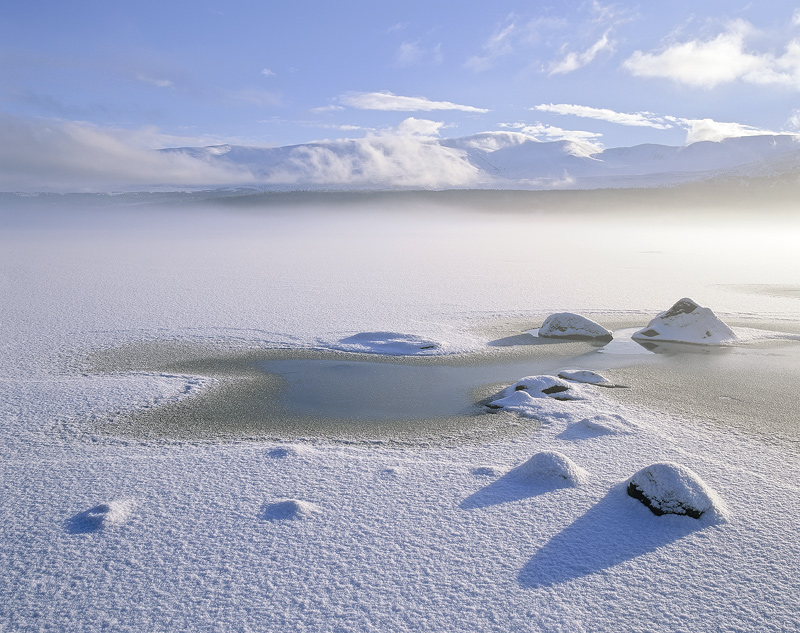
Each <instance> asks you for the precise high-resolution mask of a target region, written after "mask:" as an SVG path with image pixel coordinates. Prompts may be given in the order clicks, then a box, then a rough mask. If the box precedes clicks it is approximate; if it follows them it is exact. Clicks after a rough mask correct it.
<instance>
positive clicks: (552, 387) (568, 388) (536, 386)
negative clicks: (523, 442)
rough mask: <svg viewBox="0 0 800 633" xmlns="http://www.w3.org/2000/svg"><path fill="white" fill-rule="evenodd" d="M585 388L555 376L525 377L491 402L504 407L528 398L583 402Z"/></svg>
mask: <svg viewBox="0 0 800 633" xmlns="http://www.w3.org/2000/svg"><path fill="white" fill-rule="evenodd" d="M586 389H587V387H581V386H580V385H576V384H574V383H571V382H569V381H567V380H564V379H562V378H556V377H555V376H526V377H525V378H520V379H519V380H518V381H517V382H515V383H514V384H513V385H509V386H508V387H506V388H505V389H503V391H502V392H500V396H501V398H500V399H499V400H495V401H493V402H492V404H493V405H497V406H504V404H501V402H503V401H506V402H505V404H506V405H507V404H510V403H512V402H516V401H518V400H522V401H525V400H527V399H529V398H553V399H554V400H583V399H585V398H586V396H587V394H586V391H585V390H586Z"/></svg>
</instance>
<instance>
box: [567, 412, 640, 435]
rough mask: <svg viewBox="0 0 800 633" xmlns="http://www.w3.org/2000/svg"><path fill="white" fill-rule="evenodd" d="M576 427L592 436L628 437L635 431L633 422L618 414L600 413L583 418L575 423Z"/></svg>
mask: <svg viewBox="0 0 800 633" xmlns="http://www.w3.org/2000/svg"><path fill="white" fill-rule="evenodd" d="M575 427H576V428H577V429H580V430H581V431H585V432H587V433H588V434H592V435H628V434H631V433H633V432H634V430H635V426H634V424H633V423H632V422H629V421H628V420H626V419H625V418H624V417H622V416H621V415H618V414H616V413H614V414H606V413H600V414H598V415H593V416H591V417H589V418H583V419H582V420H580V421H579V422H576V423H575Z"/></svg>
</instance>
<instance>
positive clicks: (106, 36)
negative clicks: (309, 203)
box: [0, 0, 800, 170]
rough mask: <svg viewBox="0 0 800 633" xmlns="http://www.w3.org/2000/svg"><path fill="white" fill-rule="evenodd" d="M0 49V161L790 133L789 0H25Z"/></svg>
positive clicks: (15, 9)
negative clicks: (408, 140)
mask: <svg viewBox="0 0 800 633" xmlns="http://www.w3.org/2000/svg"><path fill="white" fill-rule="evenodd" d="M0 60H1V62H0V141H2V145H3V146H4V149H2V150H0V167H3V168H8V167H9V166H10V165H13V166H15V169H21V167H19V166H20V165H28V166H29V167H30V169H31V170H37V169H45V168H46V164H47V162H48V160H51V161H55V160H56V159H55V158H48V157H54V156H57V155H61V154H64V153H69V152H70V151H71V149H70V148H72V147H73V146H75V149H74V152H75V154H76V155H77V156H78V158H77V162H78V163H80V160H81V159H80V154H81V149H86V148H87V147H89V148H90V149H91V151H93V152H95V153H97V152H100V153H102V152H107V153H110V154H111V155H116V156H120V157H122V156H125V155H126V153H128V152H136V151H142V150H149V149H157V148H164V147H181V146H206V145H216V144H224V143H230V144H241V145H256V146H264V147H276V146H286V145H294V144H301V143H308V142H311V141H320V140H330V139H343V138H352V139H358V138H364V137H371V136H401V137H408V136H420V137H428V138H430V137H435V138H447V137H459V136H467V135H470V134H475V133H479V132H486V131H502V130H505V131H516V132H522V133H525V134H528V135H530V136H532V137H535V138H537V139H539V140H542V141H547V140H558V139H571V140H580V141H585V142H589V143H592V144H594V145H597V146H599V147H605V148H609V147H624V146H632V145H637V144H641V143H663V144H667V145H682V144H686V143H690V142H694V141H698V140H721V139H722V138H725V137H727V136H742V135H749V134H759V133H793V132H800V2H798V3H797V4H794V3H789V2H783V1H772V2H767V3H755V2H730V1H725V2H723V1H710V2H699V3H698V2H685V1H682V0H681V1H678V2H670V3H655V2H641V3H638V4H636V3H627V2H626V3H616V4H615V3H604V2H599V1H587V2H554V3H549V4H547V3H541V2H523V1H520V0H510V1H506V0H499V1H496V2H492V3H488V2H473V1H464V0H461V1H455V0H443V1H439V2H434V3H431V2H419V1H416V0H404V1H403V2H374V1H373V2H367V1H343V2H338V3H333V2H302V1H298V2H292V3H290V2H237V1H228V2H218V1H214V0H208V1H200V2H198V1H197V0H192V1H188V0H162V1H161V2H158V3H156V2H150V1H148V0H144V1H140V2H136V3H133V2H113V3H112V2H107V1H100V0H97V1H93V2H92V1H81V0H78V1H76V2H69V3H65V2H55V1H41V0H30V1H28V2H24V3H23V2H6V3H3V4H2V5H1V6H0ZM87 151H88V150H87ZM62 162H63V161H62ZM43 165H44V166H43ZM76 168H77V167H76Z"/></svg>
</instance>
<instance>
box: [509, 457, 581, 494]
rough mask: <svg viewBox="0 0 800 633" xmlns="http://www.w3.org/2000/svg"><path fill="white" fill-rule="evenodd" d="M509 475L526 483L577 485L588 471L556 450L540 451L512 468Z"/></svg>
mask: <svg viewBox="0 0 800 633" xmlns="http://www.w3.org/2000/svg"><path fill="white" fill-rule="evenodd" d="M509 475H510V476H512V477H514V478H515V479H518V480H520V481H524V482H527V483H551V484H552V483H557V484H560V485H562V486H578V485H580V484H582V483H584V482H586V480H587V479H588V475H589V473H587V472H586V471H585V470H584V469H583V468H581V467H580V466H578V465H577V464H576V463H575V462H573V461H572V460H571V459H570V458H569V457H567V456H566V455H564V454H562V453H559V452H558V451H542V452H541V453H536V455H534V456H533V457H531V458H530V459H529V460H528V461H526V462H525V463H524V464H520V465H519V466H517V467H516V468H513V469H512V470H511V471H509Z"/></svg>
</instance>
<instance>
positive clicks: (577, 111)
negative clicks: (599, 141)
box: [531, 103, 673, 130]
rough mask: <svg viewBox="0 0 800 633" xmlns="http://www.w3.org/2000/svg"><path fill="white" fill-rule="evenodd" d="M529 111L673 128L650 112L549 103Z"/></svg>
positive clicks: (639, 125)
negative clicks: (627, 111)
mask: <svg viewBox="0 0 800 633" xmlns="http://www.w3.org/2000/svg"><path fill="white" fill-rule="evenodd" d="M531 110H537V111H539V112H552V113H554V114H571V115H574V116H579V117H583V118H587V119H598V120H600V121H608V122H609V123H618V124H620V125H630V126H637V127H652V128H656V129H658V130H666V129H669V128H671V127H673V126H672V125H671V124H670V123H669V122H667V121H666V120H665V119H664V118H662V117H659V116H657V115H655V114H653V113H651V112H635V113H633V114H629V113H625V112H615V111H614V110H609V109H607V108H592V107H590V106H582V105H572V104H568V103H550V104H545V103H543V104H541V105H537V106H533V107H532V108H531Z"/></svg>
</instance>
